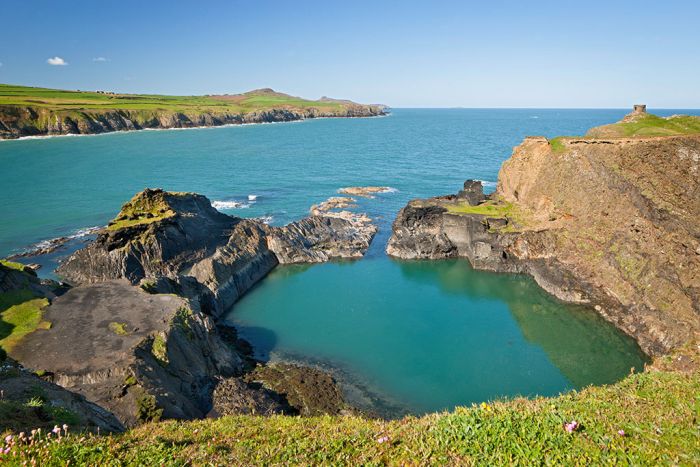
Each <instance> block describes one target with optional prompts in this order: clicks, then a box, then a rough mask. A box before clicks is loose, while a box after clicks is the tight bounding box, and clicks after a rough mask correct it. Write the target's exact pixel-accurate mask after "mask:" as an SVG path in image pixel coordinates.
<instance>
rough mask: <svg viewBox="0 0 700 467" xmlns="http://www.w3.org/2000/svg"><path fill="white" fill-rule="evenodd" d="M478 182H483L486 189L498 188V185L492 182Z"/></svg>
mask: <svg viewBox="0 0 700 467" xmlns="http://www.w3.org/2000/svg"><path fill="white" fill-rule="evenodd" d="M477 182H481V184H482V185H484V187H489V188H496V185H497V183H496V182H491V181H488V180H477Z"/></svg>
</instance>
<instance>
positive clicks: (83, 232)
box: [68, 225, 102, 238]
mask: <svg viewBox="0 0 700 467" xmlns="http://www.w3.org/2000/svg"><path fill="white" fill-rule="evenodd" d="M101 228H102V227H100V226H99V225H94V226H92V227H85V228H84V229H78V230H76V231H75V233H74V234H72V235H68V238H83V237H86V236H88V235H92V234H95V233H97V231H98V230H100V229H101Z"/></svg>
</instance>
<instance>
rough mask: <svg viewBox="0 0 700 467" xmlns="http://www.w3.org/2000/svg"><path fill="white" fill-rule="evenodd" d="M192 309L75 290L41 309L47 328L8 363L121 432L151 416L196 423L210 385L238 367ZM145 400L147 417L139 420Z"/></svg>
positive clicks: (169, 301)
mask: <svg viewBox="0 0 700 467" xmlns="http://www.w3.org/2000/svg"><path fill="white" fill-rule="evenodd" d="M194 306H196V303H193V302H190V301H188V300H186V299H184V298H180V297H177V296H174V295H150V294H148V293H146V292H144V291H143V290H140V289H139V288H137V287H133V286H131V285H130V284H129V283H128V282H127V281H125V280H121V281H107V282H101V283H96V284H90V285H85V286H82V287H76V288H74V289H71V290H70V291H68V292H67V293H66V294H64V295H63V296H61V297H59V298H57V299H55V300H54V301H53V302H52V304H51V306H49V307H48V308H47V309H46V311H45V313H44V318H45V319H47V320H49V321H50V322H51V323H52V326H51V327H50V328H49V329H47V330H38V331H35V332H34V333H32V334H30V335H28V336H26V337H25V338H24V339H23V340H22V341H21V343H20V345H18V346H17V348H16V349H15V350H13V352H12V357H13V358H15V359H17V360H18V361H20V362H21V363H22V364H23V365H24V366H26V367H29V368H32V369H34V370H41V371H45V372H47V373H49V374H51V375H52V379H53V381H54V382H55V383H57V384H59V385H61V386H63V387H64V388H66V389H68V390H71V391H74V392H77V393H80V394H82V395H84V396H85V397H87V398H88V399H89V400H90V401H92V402H94V403H96V404H99V405H100V406H102V407H104V408H106V409H108V410H110V411H112V412H113V413H115V414H116V415H117V416H118V417H119V419H120V420H121V421H122V423H124V424H125V425H127V426H131V425H134V424H135V423H137V422H138V421H139V420H148V419H152V418H155V415H156V413H158V416H163V417H168V418H197V417H202V416H204V415H205V414H206V413H207V412H208V411H209V410H210V408H211V392H212V390H213V387H214V381H213V378H212V377H213V376H214V375H221V376H233V375H235V374H240V373H241V370H242V360H241V358H240V357H239V356H238V354H237V353H236V352H235V351H234V349H233V348H232V347H231V346H230V345H228V344H227V343H226V342H225V341H224V340H223V339H222V338H221V337H220V336H219V335H218V333H216V332H213V331H214V330H215V324H214V321H213V319H212V318H211V317H209V316H207V315H205V314H204V313H201V312H200V311H199V310H198V309H196V308H194V309H193V307H194ZM149 399H152V400H153V402H154V404H153V411H152V413H147V412H145V410H146V409H147V408H148V407H146V406H145V403H146V401H148V400H149ZM156 410H157V411H158V412H156Z"/></svg>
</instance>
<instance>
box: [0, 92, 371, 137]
mask: <svg viewBox="0 0 700 467" xmlns="http://www.w3.org/2000/svg"><path fill="white" fill-rule="evenodd" d="M382 114H384V107H383V106H379V105H362V104H357V103H354V102H351V101H339V100H332V99H331V100H329V99H327V98H323V99H319V100H315V101H314V100H307V99H302V98H300V97H294V96H290V95H287V94H283V93H279V92H275V91H273V90H272V89H258V90H254V91H250V92H247V93H244V94H235V95H228V94H226V95H207V96H164V95H151V94H117V93H111V92H106V91H64V90H57V89H45V88H35V87H26V86H15V85H9V84H0V138H17V137H21V136H38V135H56V134H69V133H70V134H91V133H104V132H109V131H123V130H138V129H143V128H187V127H195V126H218V125H225V124H237V123H262V122H273V121H290V120H300V119H305V118H317V117H366V116H375V115H382Z"/></svg>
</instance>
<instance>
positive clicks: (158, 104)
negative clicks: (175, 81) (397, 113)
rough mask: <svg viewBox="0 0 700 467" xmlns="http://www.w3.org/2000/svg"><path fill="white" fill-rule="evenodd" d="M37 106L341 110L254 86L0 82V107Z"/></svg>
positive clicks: (209, 109)
mask: <svg viewBox="0 0 700 467" xmlns="http://www.w3.org/2000/svg"><path fill="white" fill-rule="evenodd" d="M3 105H13V106H22V107H41V108H46V109H51V110H119V109H124V110H171V111H176V112H187V111H195V112H201V111H209V112H230V113H247V112H254V111H261V110H269V109H272V108H301V109H304V108H309V107H315V108H318V109H327V110H334V109H341V108H343V104H342V103H340V102H332V101H331V102H328V101H312V100H307V99H302V98H299V97H294V96H289V95H287V94H282V93H278V92H274V91H272V90H271V89H258V90H255V91H250V92H247V93H245V94H237V95H220V96H164V95H155V94H114V93H104V92H92V91H63V90H59V89H46V88H34V87H27V86H14V85H10V84H0V106H3Z"/></svg>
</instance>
